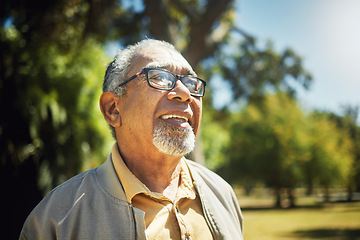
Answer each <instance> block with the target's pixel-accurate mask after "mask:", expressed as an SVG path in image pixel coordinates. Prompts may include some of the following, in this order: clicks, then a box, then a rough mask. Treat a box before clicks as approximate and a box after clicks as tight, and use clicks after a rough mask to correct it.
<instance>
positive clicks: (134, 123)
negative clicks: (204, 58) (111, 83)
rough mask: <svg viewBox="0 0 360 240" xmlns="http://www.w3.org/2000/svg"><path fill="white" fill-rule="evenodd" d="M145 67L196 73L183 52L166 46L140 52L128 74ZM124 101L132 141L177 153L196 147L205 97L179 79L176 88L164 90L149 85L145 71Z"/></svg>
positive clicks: (124, 116)
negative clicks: (201, 96)
mask: <svg viewBox="0 0 360 240" xmlns="http://www.w3.org/2000/svg"><path fill="white" fill-rule="evenodd" d="M144 67H158V68H164V69H166V70H168V71H171V72H173V73H175V74H179V75H189V74H193V71H192V68H191V67H190V65H189V64H188V62H187V61H186V60H185V59H184V58H183V57H182V56H181V55H180V54H179V53H177V52H175V51H172V50H170V49H167V48H163V47H153V48H145V49H143V50H141V51H139V52H138V55H137V57H136V58H135V60H134V61H133V63H132V67H131V68H130V70H129V73H128V76H127V77H129V76H132V75H134V74H136V73H137V72H139V71H141V70H142V69H143V68H144ZM120 102H121V103H120V105H121V112H120V114H121V131H122V134H123V135H124V136H127V138H126V139H127V140H129V141H132V142H131V144H135V145H136V146H137V147H138V148H139V149H149V150H151V149H157V150H160V152H163V153H166V154H170V155H177V156H183V155H185V154H186V153H188V152H190V151H191V150H192V149H193V147H194V144H195V136H196V134H197V133H198V130H199V127H200V120H201V111H202V99H201V98H200V97H193V96H191V95H190V92H189V90H188V89H187V88H186V87H185V85H183V84H182V83H181V82H180V81H179V80H178V81H177V82H176V86H175V88H174V89H173V90H171V91H162V90H157V89H153V88H151V87H149V86H148V84H147V82H146V79H145V75H144V74H142V75H140V76H139V77H138V78H137V79H135V80H133V81H130V82H129V83H128V84H127V95H126V96H124V97H123V98H122V99H121V101H120ZM119 140H120V139H119Z"/></svg>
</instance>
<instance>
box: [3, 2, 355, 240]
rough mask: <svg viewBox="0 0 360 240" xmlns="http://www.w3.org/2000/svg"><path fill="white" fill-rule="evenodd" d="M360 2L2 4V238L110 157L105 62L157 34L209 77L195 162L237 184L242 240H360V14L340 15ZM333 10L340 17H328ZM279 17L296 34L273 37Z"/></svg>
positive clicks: (15, 233) (286, 32) (10, 235)
mask: <svg viewBox="0 0 360 240" xmlns="http://www.w3.org/2000/svg"><path fill="white" fill-rule="evenodd" d="M315 2H316V3H315ZM331 3H332V4H331ZM358 3H359V2H358V1H355V0H345V1H341V0H329V1H324V0H318V1H300V0H297V1H282V0H271V1H270V0H269V1H265V0H263V1H261V0H256V1H250V0H221V1H220V0H208V1H206V0H136V1H131V0H57V1H54V0H48V1H41V0H34V1H27V0H4V1H3V3H2V7H1V9H0V20H1V26H0V49H1V51H0V78H1V81H0V109H1V117H0V164H1V165H0V167H1V169H0V184H1V190H2V200H1V203H2V204H1V217H2V224H1V225H2V228H3V231H4V232H5V234H4V233H3V235H2V236H6V237H5V238H4V239H17V236H18V234H19V231H20V229H21V227H22V224H23V222H24V220H25V218H26V216H27V215H28V214H29V213H30V211H31V210H32V209H33V207H34V206H35V205H36V204H37V203H38V202H39V201H40V200H41V199H42V197H43V196H44V194H46V193H47V192H48V191H50V190H51V189H52V188H53V187H55V186H57V185H58V184H60V183H62V182H64V181H65V180H67V179H68V178H70V177H72V176H74V175H75V174H77V173H79V172H81V171H85V170H87V169H89V168H93V167H96V166H98V165H99V164H101V163H102V162H103V161H104V160H105V157H106V156H107V154H108V153H109V152H110V149H111V145H112V142H113V139H112V138H111V134H110V131H109V129H108V127H107V125H106V123H105V121H104V120H103V117H102V115H101V112H100V110H99V107H98V99H99V96H100V94H101V88H102V79H103V76H104V73H105V69H106V65H107V64H108V63H109V62H110V61H111V59H112V57H113V56H114V54H115V52H116V49H118V48H121V47H123V46H125V45H127V44H129V43H134V42H136V41H139V40H141V39H144V38H146V37H149V38H157V39H163V40H166V41H169V42H171V43H173V44H174V45H175V46H176V47H177V48H178V49H179V50H180V51H181V52H182V53H183V55H184V56H185V58H187V59H188V61H189V62H190V64H191V65H192V66H193V67H194V68H195V70H196V71H197V72H198V75H199V76H201V77H202V78H203V79H206V80H207V81H208V86H209V87H208V88H207V93H206V96H205V97H204V111H203V122H202V129H201V136H200V137H199V141H198V143H197V146H196V149H195V151H194V152H193V153H192V154H191V156H189V158H191V159H193V160H195V161H198V162H200V163H202V164H204V165H206V166H207V167H209V168H210V169H212V170H214V171H216V172H218V173H219V174H220V175H221V176H223V177H224V178H225V179H226V180H227V181H229V182H230V183H231V184H232V185H233V186H234V188H235V189H236V193H237V196H238V198H239V202H240V205H241V206H242V208H243V214H244V217H245V239H360V202H359V200H360V196H359V192H360V128H359V119H358V116H359V106H360V101H359V102H357V101H356V96H358V95H356V94H357V91H358V90H357V89H356V88H355V87H354V86H356V84H355V82H359V81H360V79H359V75H356V73H359V72H358V71H359V69H360V68H359V67H360V66H358V65H359V61H358V60H357V59H355V58H352V57H351V56H352V55H353V54H352V53H353V52H352V51H351V50H354V51H355V50H356V49H359V48H358V45H359V41H354V39H359V38H357V37H358V36H359V35H355V33H357V34H358V33H359V29H360V28H359V26H360V25H359V22H357V23H358V24H355V25H354V26H356V27H357V29H356V28H353V29H351V27H349V26H348V23H349V22H346V21H345V20H344V21H345V22H344V21H342V20H343V19H345V18H346V19H350V20H349V21H350V22H353V21H356V19H357V20H358V18H356V17H354V16H353V15H351V14H348V13H347V12H346V11H345V10H344V9H350V10H353V9H357V10H360V7H359V4H358ZM284 6H286V7H284ZM331 6H332V7H331ZM334 6H335V7H334ZM328 8H330V9H332V11H331V12H330V13H329V14H330V15H329V16H330V17H329V18H328V19H332V21H325V20H326V19H327V18H326V17H322V16H325V15H322V14H321V13H324V12H326V9H328ZM317 11H318V12H317ZM344 11H345V12H344ZM299 12H300V13H302V15H301V16H300V17H299V18H293V17H292V16H296V14H299ZM316 12H317V13H318V15H316V14H315V13H316ZM353 12H356V13H358V12H359V11H353ZM306 14H309V15H306ZM311 14H312V15H311ZM314 14H315V15H314ZM332 14H333V15H332ZM310 16H313V17H314V16H315V17H316V16H318V17H319V18H320V19H322V20H323V18H325V20H324V21H323V24H324V25H321V26H323V27H324V28H325V30H326V29H327V31H329V32H332V31H334V32H335V35H336V36H338V37H339V38H338V40H336V39H335V40H334V38H335V37H332V35H329V36H328V37H327V38H326V37H325V38H320V37H319V36H320V35H316V34H318V33H319V32H320V30H321V29H322V30H323V28H321V26H320V25H317V24H316V23H317V22H316V21H314V18H310ZM326 16H327V15H326ZM349 16H350V17H349ZM270 19H271V20H270ZM299 19H301V20H299ZM302 20H303V21H302ZM281 23H285V24H286V25H284V26H286V27H284V28H283V29H282V30H283V31H282V34H283V35H284V36H285V35H286V36H287V37H289V36H290V38H286V39H288V40H287V41H290V42H286V41H285V40H284V38H283V37H282V35H281V34H280V35H279V34H274V35H272V33H276V32H277V31H280V30H279V28H280V27H279V26H282V25H281ZM306 24H307V25H306ZM306 26H309V27H310V31H308V32H306V31H305V29H308V28H306ZM335 26H337V28H335ZM329 29H331V30H329ZM336 29H337V31H336ZM344 29H350V30H349V31H350V35H347V34H348V32H345V31H342V30H344ZM340 30H341V31H340ZM339 31H340V32H339ZM280 32H281V31H280ZM262 33H264V35H261V34H262ZM304 33H306V34H308V35H306V36H305V35H304ZM352 34H354V35H352ZM300 35H302V36H303V37H304V36H305V38H304V39H303V42H304V41H305V45H306V44H310V45H311V43H314V44H313V45H311V46H312V48H306V47H304V44H299V42H300V41H299V37H296V36H300ZM325 35H326V34H325ZM335 35H334V36H335ZM312 37H313V38H312ZM344 39H345V40H344ZM300 40H301V38H300ZM343 40H344V41H343ZM347 40H348V41H347ZM277 42H279V43H277ZM330 43H332V44H330ZM309 49H310V50H309ZM349 49H350V50H349ZM321 53H324V55H323V56H322V54H321ZM331 53H333V54H331ZM342 53H345V55H344V56H346V57H344V56H343V55H341V54H342ZM331 56H332V57H334V58H336V59H337V60H341V61H338V62H335V60H334V61H330V62H329V61H328V60H329V59H330V60H331ZM341 56H342V57H344V58H341ZM357 57H358V55H357ZM321 61H324V62H325V63H329V64H323V65H321V64H320V65H319V63H320V62H321ZM317 64H318V65H317ZM349 66H350V68H351V69H352V70H354V71H353V72H351V73H349V72H345V70H343V69H345V68H346V67H349ZM344 67H345V68H344ZM321 69H322V71H319V70H321ZM324 69H325V71H324ZM334 71H335V72H336V74H331V73H333V72H334ZM353 79H355V80H353ZM319 83H322V84H319ZM330 85H333V86H335V89H334V88H331V87H329V86H330ZM312 86H315V89H314V91H315V92H312ZM336 86H338V87H336ZM357 86H359V85H357ZM347 99H349V101H348V102H347ZM322 104H323V105H322ZM94 207H96V206H94Z"/></svg>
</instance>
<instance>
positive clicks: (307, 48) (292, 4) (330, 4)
mask: <svg viewBox="0 0 360 240" xmlns="http://www.w3.org/2000/svg"><path fill="white" fill-rule="evenodd" d="M236 9H237V15H236V24H237V26H238V27H240V28H241V29H243V30H245V31H246V32H248V33H249V34H251V35H253V36H255V37H256V38H257V39H258V41H259V42H260V43H265V42H266V41H267V40H271V41H272V42H273V44H274V47H275V49H276V50H277V51H282V50H284V49H285V48H287V47H290V48H292V49H293V50H294V51H295V52H296V53H297V54H298V55H300V56H301V57H302V58H303V65H304V67H305V69H306V70H307V71H309V72H310V73H311V74H312V76H313V83H312V85H311V87H310V90H308V91H305V90H303V88H300V87H299V89H298V96H299V98H298V99H299V101H300V103H301V105H302V106H303V107H304V108H306V109H309V110H311V109H317V110H326V111H330V112H334V113H337V114H342V113H343V110H342V107H343V106H344V105H351V106H359V107H360V0H236ZM359 120H360V116H358V122H359V123H360V121H359Z"/></svg>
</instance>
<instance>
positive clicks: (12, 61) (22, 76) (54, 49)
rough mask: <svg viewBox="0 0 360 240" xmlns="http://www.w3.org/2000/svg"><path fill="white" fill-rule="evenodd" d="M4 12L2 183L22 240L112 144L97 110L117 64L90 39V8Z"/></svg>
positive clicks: (18, 6) (45, 6)
mask: <svg viewBox="0 0 360 240" xmlns="http://www.w3.org/2000/svg"><path fill="white" fill-rule="evenodd" d="M4 5H5V9H6V10H7V11H5V12H4V11H2V12H1V16H0V19H1V20H2V24H1V29H0V36H1V42H0V44H1V49H2V51H1V55H0V70H1V71H0V72H1V84H0V105H1V109H2V111H3V116H2V117H1V119H0V159H1V173H0V176H1V186H2V189H4V190H5V192H6V196H7V197H6V198H5V199H4V200H5V203H3V205H2V208H3V209H2V212H3V213H5V214H4V215H3V218H6V222H5V225H4V228H5V229H6V230H7V231H8V233H9V234H10V236H8V237H6V238H7V239H11V238H14V239H15V238H17V237H18V234H19V230H20V229H21V226H22V224H23V222H24V220H25V217H26V216H27V215H28V214H29V212H30V211H31V209H32V208H33V207H34V206H35V205H36V204H37V203H38V202H39V201H40V200H41V198H42V196H43V194H44V193H46V192H48V191H49V189H51V188H52V187H54V186H56V185H58V184H59V183H61V182H63V181H64V180H66V179H68V178H70V177H71V176H73V175H75V174H76V173H78V172H79V171H80V170H81V169H82V166H83V161H84V159H87V160H88V161H89V162H91V161H93V160H92V159H96V155H97V154H100V153H102V151H103V146H104V145H103V144H104V143H105V142H106V141H107V138H106V135H105V134H104V133H103V129H104V124H102V122H101V117H100V115H101V114H100V112H99V110H98V109H97V107H96V106H97V99H98V97H99V93H100V92H101V89H100V88H99V86H101V79H102V76H103V73H104V71H105V64H106V63H107V62H108V61H109V59H107V58H106V57H105V54H104V51H103V48H102V45H101V44H100V43H99V42H97V41H96V40H95V38H93V37H85V36H86V35H91V34H90V33H91V31H90V29H89V28H86V27H85V26H86V24H84V23H85V22H86V16H87V10H86V9H87V6H88V5H87V3H86V2H80V3H78V4H75V3H74V4H71V3H70V2H58V1H54V2H49V1H47V2H44V3H42V4H39V6H37V4H36V3H34V2H31V3H30V2H28V1H6V3H5V4H4ZM69 23H71V24H69ZM85 29H86V30H85ZM105 128H106V125H105ZM88 164H90V163H88ZM90 165H91V164H90ZM5 236H6V234H5Z"/></svg>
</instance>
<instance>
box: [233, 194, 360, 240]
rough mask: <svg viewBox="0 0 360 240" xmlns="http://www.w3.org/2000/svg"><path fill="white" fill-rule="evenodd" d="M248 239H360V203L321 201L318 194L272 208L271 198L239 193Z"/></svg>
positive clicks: (245, 236)
mask: <svg viewBox="0 0 360 240" xmlns="http://www.w3.org/2000/svg"><path fill="white" fill-rule="evenodd" d="M239 202H240V206H241V207H242V209H243V210H242V211H243V216H244V222H245V224H244V225H245V226H244V239H245V240H258V239H262V240H263V239H264V240H267V239H269V240H271V239H294V240H297V239H299V240H300V239H301V240H306V239H326V240H353V239H355V240H357V239H359V240H360V202H351V203H340V202H333V203H319V202H318V199H317V198H315V197H298V200H297V204H298V206H299V207H297V208H293V209H273V208H271V206H272V203H273V199H272V198H271V197H265V196H260V197H259V195H258V196H256V197H243V196H239Z"/></svg>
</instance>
